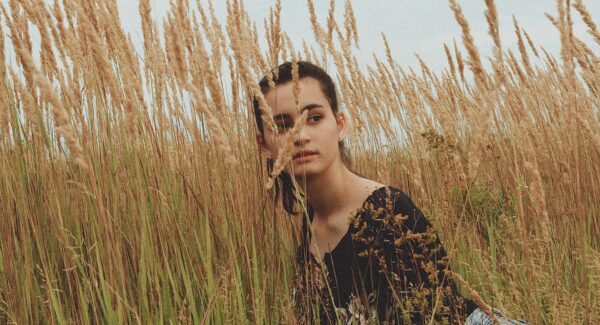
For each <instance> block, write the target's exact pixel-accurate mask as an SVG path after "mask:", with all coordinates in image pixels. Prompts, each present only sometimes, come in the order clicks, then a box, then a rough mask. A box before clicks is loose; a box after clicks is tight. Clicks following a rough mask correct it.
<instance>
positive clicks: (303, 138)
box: [294, 126, 310, 146]
mask: <svg viewBox="0 0 600 325" xmlns="http://www.w3.org/2000/svg"><path fill="white" fill-rule="evenodd" d="M309 141H310V136H309V135H308V133H307V132H306V126H305V127H303V128H302V129H301V130H300V133H298V135H297V136H296V138H295V139H294V145H296V146H303V145H304V144H306V143H307V142H309Z"/></svg>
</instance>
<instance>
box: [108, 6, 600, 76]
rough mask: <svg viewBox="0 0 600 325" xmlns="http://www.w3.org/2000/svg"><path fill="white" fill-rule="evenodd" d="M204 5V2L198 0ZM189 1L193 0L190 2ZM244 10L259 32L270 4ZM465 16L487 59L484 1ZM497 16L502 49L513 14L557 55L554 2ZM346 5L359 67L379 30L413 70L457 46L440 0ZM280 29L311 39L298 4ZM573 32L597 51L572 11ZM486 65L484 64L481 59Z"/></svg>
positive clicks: (437, 62) (376, 46) (156, 9)
mask: <svg viewBox="0 0 600 325" xmlns="http://www.w3.org/2000/svg"><path fill="white" fill-rule="evenodd" d="M200 1H201V3H207V0H200ZM192 2H194V1H192ZM314 2H315V7H316V9H317V14H318V15H319V19H320V22H321V23H322V24H325V21H326V18H327V14H328V8H329V0H315V1H314ZM137 3H138V1H135V0H119V5H120V7H121V9H122V11H123V14H122V16H121V17H122V19H123V20H126V21H124V22H123V23H124V24H125V26H126V27H127V29H128V30H131V31H133V35H132V36H134V39H136V38H137V39H138V40H141V36H140V34H139V33H140V32H139V28H140V27H139V25H140V22H139V17H138V15H137V14H136V13H137ZM151 3H152V7H153V12H152V15H153V16H154V17H155V18H156V19H157V21H162V17H163V16H164V14H165V13H166V11H167V10H168V6H169V1H166V0H151ZM213 3H214V6H215V10H216V12H217V16H218V17H220V18H223V19H224V17H225V16H226V9H225V1H219V0H213ZM245 3H246V9H247V10H248V12H249V15H250V17H252V18H254V19H255V21H256V22H257V25H258V27H259V28H262V26H263V23H262V22H263V20H264V18H265V17H266V16H267V15H268V11H269V8H270V7H271V6H272V5H273V3H274V1H268V0H249V1H246V2H245ZM458 3H459V4H460V5H461V7H462V8H463V12H464V14H465V17H466V18H467V20H468V21H469V24H470V26H471V32H472V35H473V37H474V39H475V43H476V45H477V47H478V48H479V50H480V53H481V55H482V56H491V50H492V47H493V46H492V44H493V43H492V40H491V38H490V37H489V36H488V34H487V30H488V27H487V23H486V20H485V16H484V11H485V9H486V6H485V1H484V0H458ZM495 3H496V7H497V11H498V16H499V25H500V35H501V38H502V43H503V46H504V47H505V48H510V49H512V50H513V51H514V52H516V53H518V49H517V40H516V36H515V33H514V27H513V22H512V16H513V15H514V16H515V17H516V18H517V20H518V22H519V25H520V26H521V28H523V29H525V30H526V31H527V32H528V33H529V34H530V35H531V37H532V38H533V40H534V42H535V43H536V46H544V47H545V48H546V49H547V50H549V51H550V52H551V53H553V54H555V55H556V56H559V53H560V36H559V34H558V31H557V30H556V29H555V28H554V26H552V24H551V23H550V21H548V19H547V18H546V17H545V16H544V13H550V14H551V15H553V16H557V9H556V1H554V0H526V1H524V0H496V1H495ZM583 3H584V4H585V5H586V7H587V8H588V10H589V11H590V13H591V15H592V17H593V18H594V19H595V21H596V23H597V24H598V25H600V1H597V0H594V1H591V0H584V1H583ZM352 7H353V9H354V13H355V15H356V21H357V25H358V31H359V42H360V51H359V52H358V53H357V55H358V58H359V59H360V60H361V61H362V62H363V63H365V64H369V63H372V53H373V52H374V53H376V54H377V55H378V56H380V57H383V56H384V55H385V52H384V47H383V41H382V38H381V32H384V33H385V34H386V35H387V38H388V41H389V43H390V47H391V49H392V54H393V56H394V58H395V59H396V60H397V61H398V62H399V63H400V64H401V65H402V66H405V67H408V66H413V67H416V66H417V64H418V61H417V59H416V57H415V53H418V54H419V55H420V56H421V57H422V58H423V59H424V61H425V62H427V64H428V65H429V66H430V67H431V68H432V69H433V70H435V71H439V70H441V69H442V68H444V67H446V66H447V63H446V62H447V61H446V57H445V54H444V50H443V44H444V43H448V44H451V43H452V41H453V40H454V39H456V41H457V42H459V45H460V46H461V47H462V39H461V31H460V28H459V26H458V24H457V23H456V21H455V19H454V14H453V12H452V11H451V10H450V8H449V6H448V1H446V0H422V1H416V0H354V1H352ZM282 8H283V9H282V19H281V20H282V25H283V29H284V30H286V31H287V32H288V34H289V35H290V37H292V40H294V41H298V43H297V44H301V43H300V42H299V41H300V40H302V39H308V40H312V39H313V36H312V29H311V27H310V22H309V18H308V9H307V6H306V1H304V0H282ZM343 9H344V1H343V0H338V1H336V11H337V13H338V17H339V21H340V22H341V21H343V20H342V14H343ZM573 20H574V31H575V34H576V35H577V36H579V37H581V38H583V39H584V40H585V41H586V43H587V44H588V45H589V46H590V47H591V48H592V49H593V50H595V51H597V52H600V51H599V50H600V45H599V44H596V43H594V42H593V40H592V39H591V37H590V36H589V35H588V33H587V32H586V30H587V28H586V26H585V24H584V23H583V22H582V21H581V19H580V17H579V14H578V13H577V12H576V11H575V10H574V9H573ZM486 61H487V60H486Z"/></svg>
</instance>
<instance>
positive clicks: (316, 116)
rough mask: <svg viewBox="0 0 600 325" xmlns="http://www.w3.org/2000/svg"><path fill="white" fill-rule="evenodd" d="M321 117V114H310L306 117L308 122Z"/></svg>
mask: <svg viewBox="0 0 600 325" xmlns="http://www.w3.org/2000/svg"><path fill="white" fill-rule="evenodd" d="M322 118H323V117H322V116H321V115H311V116H309V117H308V121H309V122H317V121H318V120H320V119H322Z"/></svg>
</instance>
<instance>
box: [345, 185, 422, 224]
mask: <svg viewBox="0 0 600 325" xmlns="http://www.w3.org/2000/svg"><path fill="white" fill-rule="evenodd" d="M357 217H360V218H361V219H363V220H364V221H366V222H367V223H369V224H372V225H382V226H383V225H388V226H389V225H390V223H393V224H395V225H398V224H399V223H401V224H402V225H403V228H407V229H411V230H413V231H425V230H426V228H427V227H429V226H430V223H429V221H428V220H427V218H426V217H425V216H424V215H423V213H422V212H421V210H420V209H419V208H418V207H417V206H416V205H415V204H414V202H413V201H412V199H411V198H410V197H409V196H408V195H407V194H406V193H405V192H404V191H402V190H401V189H399V188H397V187H394V186H391V185H386V186H382V187H380V188H378V189H376V190H375V191H373V193H372V194H371V195H370V196H369V198H368V199H367V201H366V202H365V205H364V206H363V211H362V213H360V214H359V215H357Z"/></svg>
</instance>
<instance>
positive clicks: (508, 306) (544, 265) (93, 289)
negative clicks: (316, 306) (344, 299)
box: [0, 0, 600, 324]
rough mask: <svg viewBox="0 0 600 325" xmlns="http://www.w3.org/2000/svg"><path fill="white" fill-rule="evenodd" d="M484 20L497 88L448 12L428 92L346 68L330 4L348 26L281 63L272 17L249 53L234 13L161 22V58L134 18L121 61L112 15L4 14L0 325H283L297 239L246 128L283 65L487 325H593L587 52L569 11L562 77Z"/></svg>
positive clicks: (598, 154) (328, 24)
mask: <svg viewBox="0 0 600 325" xmlns="http://www.w3.org/2000/svg"><path fill="white" fill-rule="evenodd" d="M486 3H487V5H488V11H487V13H486V18H487V20H488V22H489V26H490V31H491V32H490V37H492V38H493V40H494V44H495V48H494V52H493V53H494V56H493V58H491V66H492V68H491V69H487V70H486V69H484V68H483V65H482V60H484V58H481V57H480V56H479V54H478V49H477V48H476V47H475V46H474V45H473V39H472V37H471V36H470V32H469V26H468V22H467V21H465V20H464V17H463V15H462V13H461V9H460V7H459V6H458V4H456V2H455V0H450V1H449V4H450V7H451V8H452V10H453V11H454V13H455V16H456V20H457V23H458V24H459V25H460V26H461V28H462V31H463V34H462V35H457V37H462V42H461V43H457V44H447V46H445V50H446V55H447V57H448V66H447V69H445V70H444V71H442V72H440V73H437V72H433V71H430V69H429V68H428V67H427V64H426V62H422V64H421V66H419V67H414V69H409V68H407V67H403V66H401V65H400V64H399V63H398V62H395V61H394V60H393V59H392V55H391V53H389V51H388V53H381V55H380V56H379V57H377V58H376V59H375V62H376V63H375V64H374V65H372V66H362V65H360V64H359V63H358V60H357V59H356V57H355V55H354V51H355V49H356V46H357V44H358V40H357V31H356V26H355V23H354V19H353V17H354V14H353V12H352V8H351V6H349V5H347V4H344V3H343V2H338V4H337V8H336V10H344V13H345V14H344V19H343V20H341V21H335V20H334V19H333V14H331V13H330V14H329V15H327V16H328V18H327V19H326V21H322V22H321V21H320V20H319V19H317V18H316V15H315V13H314V9H313V7H312V2H311V1H308V9H307V10H309V11H310V12H311V17H312V18H311V21H310V24H311V26H312V28H313V31H314V35H315V43H314V44H317V45H316V46H315V47H309V46H308V45H302V44H292V43H291V42H290V41H289V39H290V38H289V37H288V36H287V34H286V32H285V31H282V30H281V28H280V19H279V12H280V8H281V7H280V6H278V5H274V7H273V10H272V12H271V14H270V19H268V22H267V24H266V27H267V28H266V30H267V32H266V35H264V36H263V35H258V33H257V32H256V27H255V23H262V22H254V21H253V20H252V18H251V17H249V16H248V14H247V13H246V10H245V9H244V4H243V3H240V2H238V1H228V18H227V21H226V22H220V21H218V20H217V19H216V18H215V15H214V13H213V12H212V10H211V9H210V8H207V7H200V6H196V4H195V2H191V3H188V1H185V0H180V1H174V3H173V5H172V8H171V12H170V13H169V14H168V16H167V19H166V20H165V22H163V23H161V24H162V25H163V28H164V36H161V33H159V26H158V24H159V22H155V21H153V20H152V19H151V18H150V17H151V15H150V10H151V8H150V1H149V0H142V1H140V7H139V14H140V16H141V18H142V30H143V40H144V45H143V48H144V51H143V53H136V52H135V51H134V46H133V43H132V41H131V38H130V37H128V35H127V34H126V33H125V31H124V30H123V29H122V27H121V25H120V24H119V18H118V10H117V7H116V4H115V2H113V1H95V0H86V1H75V0H64V1H60V3H58V2H57V3H56V4H54V5H53V4H52V2H49V3H48V4H44V2H42V1H26V0H18V1H12V0H11V1H9V5H8V7H7V8H4V7H3V8H2V11H1V13H0V20H1V21H2V23H4V24H6V26H7V27H8V29H9V33H6V34H1V35H0V37H1V38H0V44H1V45H2V46H3V47H6V46H7V44H8V43H11V44H12V46H13V48H14V52H15V53H14V57H15V58H16V61H17V64H16V65H15V64H10V63H9V62H8V59H7V58H5V57H4V51H2V50H0V55H2V57H0V62H2V64H1V65H0V216H1V219H0V256H1V259H0V323H17V324H36V323H52V324H63V323H110V324H115V323H201V324H221V323H236V324H237V323H259V324H261V323H293V322H294V319H293V312H292V302H291V300H290V298H291V292H290V291H291V287H290V286H291V282H292V277H293V274H292V270H293V269H292V267H293V259H292V257H293V252H294V249H295V246H296V245H297V236H296V231H297V229H298V224H299V218H290V217H289V216H287V215H286V214H285V213H283V211H282V209H281V207H280V206H277V205H275V204H274V203H273V199H272V197H273V193H272V190H267V189H266V188H265V184H266V183H267V180H268V177H269V175H267V174H266V170H265V167H264V165H265V162H264V161H262V160H261V158H260V156H259V154H258V148H257V146H256V143H255V141H254V139H255V138H254V133H255V127H254V125H253V116H252V115H251V114H252V112H251V110H250V109H249V107H250V99H251V97H252V96H253V95H259V92H260V90H259V89H258V85H257V81H258V80H259V79H260V78H261V77H262V76H263V75H265V74H267V73H269V71H270V68H272V67H274V66H276V65H277V64H278V63H282V62H283V61H286V60H300V59H303V60H308V61H312V62H315V63H317V64H320V65H322V66H325V67H327V69H328V70H329V71H330V72H331V73H332V75H333V76H335V81H336V82H337V85H338V90H339V95H340V98H341V103H342V107H343V108H344V109H345V110H346V111H347V113H348V114H349V115H350V117H351V119H352V126H353V129H352V131H351V133H350V139H349V142H348V145H349V147H350V151H351V155H352V159H353V163H352V169H353V170H355V171H357V172H359V173H360V174H362V175H365V176H368V177H371V178H373V179H376V180H378V181H380V182H384V183H387V184H391V185H394V186H396V187H398V188H401V189H403V190H404V191H405V192H407V193H408V194H409V195H410V196H411V197H412V198H413V200H414V201H415V202H416V203H417V204H418V205H419V206H420V207H421V208H422V209H423V211H424V212H425V214H426V215H427V216H428V217H429V218H430V219H431V220H432V222H433V223H434V225H435V227H436V229H437V230H438V231H439V233H440V236H441V237H442V240H443V242H444V245H445V247H446V249H447V251H448V252H449V254H450V255H451V256H452V267H453V270H454V271H455V272H456V273H458V274H460V275H462V277H463V278H464V279H465V280H466V281H467V282H468V283H469V284H470V286H471V288H472V289H474V290H475V291H477V292H478V293H479V295H480V296H481V297H482V298H483V299H484V300H485V301H486V302H487V303H488V304H489V305H492V306H494V307H496V308H498V309H500V310H502V311H504V312H505V313H506V314H507V315H510V316H511V317H514V318H525V319H527V320H529V321H530V322H531V323H532V324H581V323H586V324H597V323H600V218H599V217H600V194H598V193H599V192H600V132H599V130H600V113H599V108H598V107H599V104H600V97H599V96H600V57H598V56H597V55H596V53H597V52H594V51H592V50H591V49H590V48H591V47H594V46H598V45H600V31H599V30H598V29H597V27H596V25H595V24H594V17H590V16H589V14H587V11H586V9H585V6H584V5H583V4H582V3H581V2H580V1H574V2H573V3H569V2H568V1H567V2H566V3H565V1H558V5H557V11H556V13H555V14H554V16H553V17H549V18H550V19H551V20H552V21H553V22H554V24H555V26H556V31H555V35H557V36H556V37H560V38H561V42H562V51H561V55H560V57H553V56H551V55H550V54H548V53H547V52H546V51H545V50H544V49H543V48H541V47H539V46H537V45H536V43H535V40H532V39H530V37H529V35H528V34H526V33H525V31H524V30H522V29H520V28H519V27H518V25H517V24H516V22H515V26H507V27H503V28H515V30H516V33H517V34H518V39H519V53H512V52H511V51H508V50H505V49H504V48H503V47H502V44H501V43H500V38H499V35H498V32H497V27H498V25H497V19H496V10H495V6H494V3H493V1H491V0H488V1H486ZM574 19H583V20H584V22H585V23H586V25H587V26H588V28H589V29H590V32H591V33H592V35H593V36H594V37H595V40H596V44H585V43H583V42H582V41H581V40H580V39H579V38H578V35H573V33H572V29H571V22H572V20H574ZM307 23H309V22H307ZM33 29H37V30H39V34H40V39H41V43H40V52H39V53H33V50H32V43H31V38H30V35H31V33H32V30H33ZM265 36H266V37H267V39H268V46H267V47H266V48H260V47H259V45H258V44H259V42H258V40H257V39H258V37H265ZM387 41H390V42H391V41H393V40H385V42H387ZM435 45H436V46H438V45H440V46H441V44H435ZM534 56H535V57H537V58H538V59H537V61H538V62H543V64H538V65H534V64H533V63H531V62H532V59H533V57H534ZM34 57H35V58H36V59H34ZM38 58H39V59H38ZM264 109H266V110H268V109H269V108H268V107H264ZM463 289H465V288H463ZM465 292H466V291H465Z"/></svg>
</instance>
